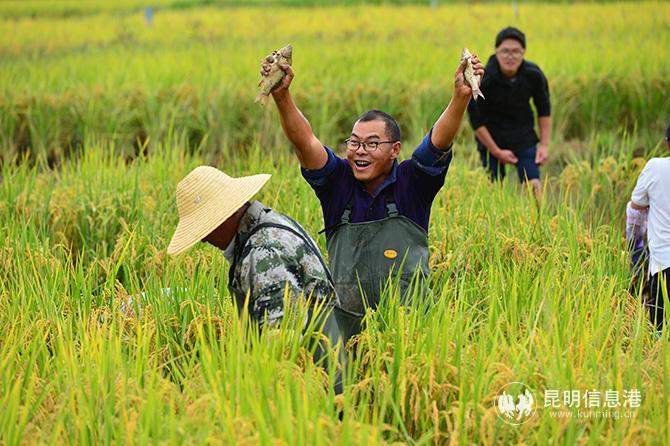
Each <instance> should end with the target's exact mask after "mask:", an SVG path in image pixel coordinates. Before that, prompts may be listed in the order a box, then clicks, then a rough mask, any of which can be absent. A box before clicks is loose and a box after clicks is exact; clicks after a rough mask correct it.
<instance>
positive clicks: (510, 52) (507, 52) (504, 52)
mask: <svg viewBox="0 0 670 446" xmlns="http://www.w3.org/2000/svg"><path fill="white" fill-rule="evenodd" d="M498 53H500V55H501V56H504V57H509V56H514V57H519V56H521V55H522V54H523V49H521V48H514V49H509V48H502V49H499V50H498Z"/></svg>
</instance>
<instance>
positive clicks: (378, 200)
mask: <svg viewBox="0 0 670 446" xmlns="http://www.w3.org/2000/svg"><path fill="white" fill-rule="evenodd" d="M431 134H432V129H431V130H430V131H429V132H428V134H427V135H426V136H425V137H424V138H423V141H422V142H421V144H419V146H418V147H417V148H416V149H415V150H414V153H413V154H412V158H411V159H409V160H405V161H403V162H401V163H398V162H397V161H394V163H393V170H392V171H391V174H390V175H389V176H388V177H387V178H386V179H385V180H384V182H383V183H382V184H381V185H380V186H379V188H378V189H377V190H376V191H375V193H374V194H373V195H371V194H370V193H368V191H367V189H366V188H365V185H364V184H363V183H361V182H360V181H358V180H357V179H356V178H355V177H354V173H353V172H352V170H351V166H350V165H349V162H348V161H347V160H346V159H343V158H339V157H338V156H337V155H335V154H334V153H333V151H332V150H330V149H329V148H328V147H325V146H324V148H325V150H326V152H327V153H328V161H327V162H326V165H325V166H324V167H323V168H321V169H317V170H307V169H304V168H303V169H301V171H302V176H303V177H304V178H305V180H307V182H308V183H309V185H310V186H312V189H314V191H315V192H316V196H317V197H318V198H319V201H321V209H322V210H323V220H324V224H325V228H326V236H330V233H331V232H332V230H333V228H334V227H335V226H336V225H337V224H339V223H340V219H341V217H342V213H343V212H344V210H345V208H346V207H347V204H348V203H349V202H350V200H351V202H352V209H351V223H362V222H366V221H374V220H381V219H382V218H384V217H386V202H387V198H390V199H392V200H393V201H395V203H396V206H397V207H398V212H399V213H400V214H401V215H404V216H406V217H408V218H409V219H411V220H412V221H414V222H415V223H416V224H417V225H419V226H420V227H422V228H423V230H424V231H426V232H428V221H429V219H430V208H431V205H432V204H433V199H434V198H435V196H436V195H437V192H438V191H439V190H440V188H441V187H442V185H443V184H444V178H445V177H446V175H447V170H448V169H449V164H450V163H451V158H452V151H451V147H449V149H448V150H446V151H445V150H440V149H438V148H437V147H435V146H434V145H433V143H432V142H431V140H430V137H431ZM352 196H353V200H352Z"/></svg>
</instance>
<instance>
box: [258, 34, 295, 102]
mask: <svg viewBox="0 0 670 446" xmlns="http://www.w3.org/2000/svg"><path fill="white" fill-rule="evenodd" d="M264 62H267V63H269V64H270V72H269V73H268V74H267V76H263V77H262V78H261V81H260V82H259V83H258V86H259V87H260V92H259V93H258V96H256V102H260V103H261V104H263V105H265V103H266V102H267V100H268V96H269V95H270V92H271V91H272V90H273V89H274V88H275V87H276V86H277V85H279V84H280V83H281V82H282V80H284V77H285V76H286V72H285V71H284V70H282V69H281V67H280V66H279V65H280V64H281V65H289V66H290V65H291V64H292V63H293V47H292V46H291V45H286V46H285V47H284V48H281V49H278V50H276V51H273V52H272V54H270V55H269V56H267V57H266V58H265V60H264Z"/></svg>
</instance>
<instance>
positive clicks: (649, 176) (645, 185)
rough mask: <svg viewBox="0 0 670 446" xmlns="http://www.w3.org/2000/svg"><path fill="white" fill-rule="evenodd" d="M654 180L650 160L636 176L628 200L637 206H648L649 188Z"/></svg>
mask: <svg viewBox="0 0 670 446" xmlns="http://www.w3.org/2000/svg"><path fill="white" fill-rule="evenodd" d="M653 180H654V173H653V163H652V162H651V160H649V161H648V162H647V164H646V165H645V166H644V169H642V172H640V176H639V177H638V178H637V184H635V189H633V193H632V194H630V201H632V202H633V203H635V204H637V205H639V206H649V195H648V192H649V188H650V186H651V183H652V182H653Z"/></svg>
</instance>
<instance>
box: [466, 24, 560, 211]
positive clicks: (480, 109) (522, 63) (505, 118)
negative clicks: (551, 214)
mask: <svg viewBox="0 0 670 446" xmlns="http://www.w3.org/2000/svg"><path fill="white" fill-rule="evenodd" d="M525 51H526V36H525V35H524V34H523V33H522V32H521V31H520V30H518V29H516V28H512V27H508V28H505V29H503V30H502V31H500V33H498V35H497V37H496V52H495V54H494V55H492V56H491V57H490V58H489V60H488V62H487V63H486V68H485V71H486V77H485V78H484V79H483V80H482V84H481V91H482V93H483V94H484V96H485V97H486V99H479V100H477V101H474V100H472V101H470V104H469V105H468V115H469V117H470V124H471V125H472V128H473V130H474V131H475V135H476V140H477V149H478V150H479V154H480V156H481V159H482V164H483V165H484V167H485V168H486V169H488V170H489V173H490V174H491V178H492V179H493V180H499V179H502V178H504V176H505V164H515V165H516V166H517V173H518V175H519V180H520V181H526V180H528V181H530V182H531V184H532V186H533V189H534V191H535V196H536V197H537V198H538V201H539V200H540V199H541V194H542V183H541V182H540V168H539V166H541V165H543V164H544V163H545V162H546V161H547V159H548V151H549V138H550V135H551V117H550V116H551V105H550V102H549V87H548V84H547V79H546V78H545V76H544V74H543V73H542V70H540V68H539V67H538V66H537V65H535V64H534V63H532V62H530V61H528V60H524V53H525ZM531 98H532V99H533V103H534V104H535V108H536V110H537V116H538V124H539V127H540V138H539V139H538V137H537V134H536V133H535V129H534V119H533V111H532V110H531V108H530V104H529V100H530V99H531ZM538 142H539V144H538Z"/></svg>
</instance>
